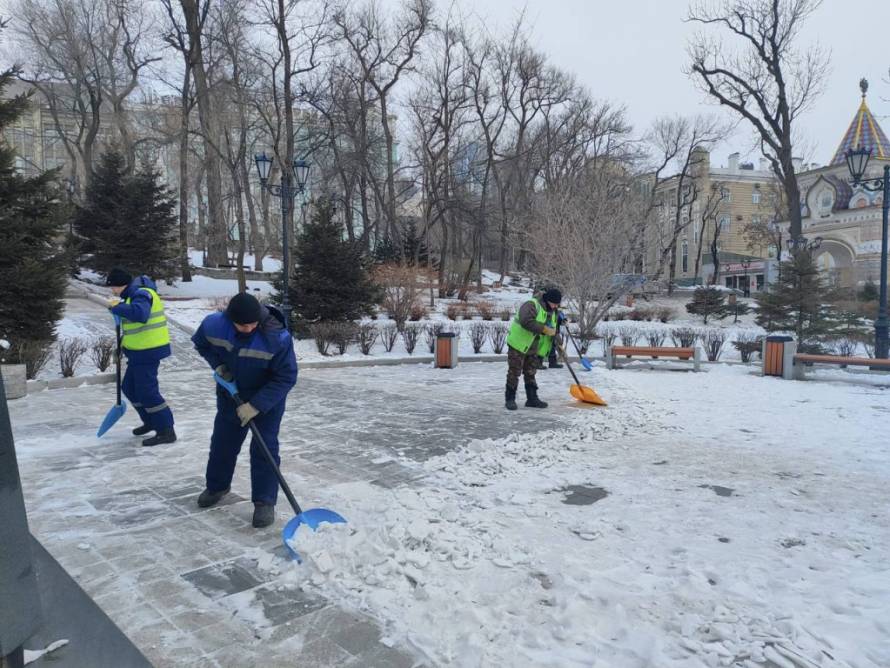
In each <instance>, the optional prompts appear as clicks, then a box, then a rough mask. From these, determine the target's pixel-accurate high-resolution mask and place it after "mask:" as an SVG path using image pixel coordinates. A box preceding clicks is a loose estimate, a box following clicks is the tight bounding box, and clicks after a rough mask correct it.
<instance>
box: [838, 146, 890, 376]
mask: <svg viewBox="0 0 890 668" xmlns="http://www.w3.org/2000/svg"><path fill="white" fill-rule="evenodd" d="M870 157H871V149H870V148H863V147H862V146H860V147H859V148H857V149H855V150H854V149H848V150H847V153H846V158H847V169H849V170H850V176H852V177H853V185H854V186H861V187H862V188H863V189H864V190H868V191H869V192H873V193H874V192H880V193H882V197H883V203H882V205H881V286H880V290H881V293H880V299H879V301H878V319H877V320H875V357H876V358H878V359H887V357H888V356H890V355H888V352H890V350H888V349H890V345H888V340H887V325H888V323H887V212H888V211H890V164H885V165H884V177H883V178H882V179H866V180H864V181H863V180H862V177H863V176H864V175H865V170H866V168H867V167H868V159H869V158H870Z"/></svg>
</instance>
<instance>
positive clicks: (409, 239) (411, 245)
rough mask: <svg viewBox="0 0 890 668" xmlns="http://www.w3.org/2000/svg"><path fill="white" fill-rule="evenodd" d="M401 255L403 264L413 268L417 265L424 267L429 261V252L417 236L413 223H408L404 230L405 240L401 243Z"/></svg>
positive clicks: (415, 226)
mask: <svg viewBox="0 0 890 668" xmlns="http://www.w3.org/2000/svg"><path fill="white" fill-rule="evenodd" d="M402 255H403V257H404V259H405V264H407V265H409V266H413V265H414V264H418V265H420V266H426V265H427V264H428V263H429V261H430V252H429V249H428V248H427V246H426V244H425V243H424V242H423V239H421V238H420V237H418V236H417V225H416V224H415V223H414V221H413V220H412V221H410V222H409V223H408V227H407V229H406V230H405V238H404V240H403V242H402Z"/></svg>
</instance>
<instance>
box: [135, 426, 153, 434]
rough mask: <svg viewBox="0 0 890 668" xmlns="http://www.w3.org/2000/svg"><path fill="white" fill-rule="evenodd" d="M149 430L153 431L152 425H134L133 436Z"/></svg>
mask: <svg viewBox="0 0 890 668" xmlns="http://www.w3.org/2000/svg"><path fill="white" fill-rule="evenodd" d="M150 431H154V428H153V427H149V426H148V425H147V424H144V425H142V426H141V427H136V428H135V429H134V430H133V436H144V435H145V434H147V433H148V432H150Z"/></svg>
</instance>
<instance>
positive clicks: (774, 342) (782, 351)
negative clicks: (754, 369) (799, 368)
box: [761, 336, 797, 376]
mask: <svg viewBox="0 0 890 668" xmlns="http://www.w3.org/2000/svg"><path fill="white" fill-rule="evenodd" d="M795 352H797V344H796V343H795V342H794V339H793V338H791V337H790V336H768V337H766V339H764V341H763V352H762V354H761V358H762V359H763V375H764V376H785V375H787V374H786V373H785V372H786V369H787V371H788V373H789V374H790V372H791V366H792V364H793V363H794V353H795Z"/></svg>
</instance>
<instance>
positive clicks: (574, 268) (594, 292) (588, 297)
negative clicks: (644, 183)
mask: <svg viewBox="0 0 890 668" xmlns="http://www.w3.org/2000/svg"><path fill="white" fill-rule="evenodd" d="M632 183H633V177H632V175H631V174H630V173H629V172H628V171H627V169H626V166H623V165H621V164H620V163H613V164H608V163H607V164H605V165H603V166H602V167H599V168H598V169H596V170H590V172H589V173H588V174H587V175H585V176H583V177H580V178H578V179H576V180H574V181H569V180H566V181H563V182H560V184H559V186H558V187H557V188H555V189H553V190H548V191H545V192H543V193H540V195H539V196H538V197H536V198H535V202H534V207H535V212H536V214H537V215H536V216H535V217H534V218H533V222H532V223H531V224H530V227H529V238H530V240H531V242H532V244H533V248H534V267H535V274H536V275H538V276H540V277H546V279H547V280H548V281H552V282H554V283H556V284H557V285H559V286H560V287H561V288H562V289H563V292H564V294H565V295H566V300H567V302H568V304H569V305H570V306H571V307H572V308H573V309H574V310H576V311H577V312H578V316H579V325H580V328H581V331H582V333H591V332H593V329H594V327H595V326H596V323H597V322H598V321H599V319H600V318H601V317H602V316H603V315H604V314H605V313H606V312H607V311H608V310H609V308H611V306H612V305H613V304H614V303H615V302H616V301H617V300H618V299H620V298H621V297H622V295H623V294H624V292H625V291H626V290H627V286H626V285H623V284H620V283H618V284H616V283H615V282H614V280H613V277H614V276H615V274H618V273H622V272H623V270H624V268H625V267H626V265H627V261H628V260H629V259H630V258H632V257H633V256H634V254H635V253H636V252H637V251H638V249H637V247H636V245H635V238H636V237H635V235H634V234H633V231H634V230H635V229H636V228H637V227H639V225H640V224H641V220H640V219H641V216H642V215H644V213H645V210H646V206H647V202H646V199H645V197H643V196H642V195H641V194H640V193H639V192H638V191H637V190H635V189H634V188H633V187H632Z"/></svg>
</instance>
